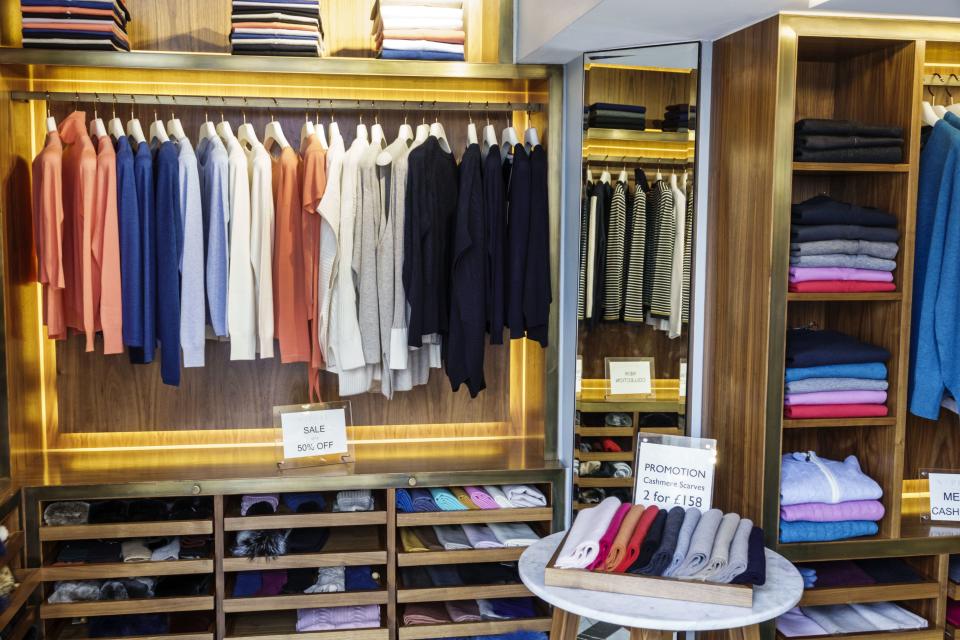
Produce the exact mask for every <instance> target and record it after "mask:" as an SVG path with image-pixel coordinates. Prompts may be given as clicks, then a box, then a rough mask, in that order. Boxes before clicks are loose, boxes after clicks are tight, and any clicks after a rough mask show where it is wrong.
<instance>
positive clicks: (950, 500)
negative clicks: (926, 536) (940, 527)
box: [929, 471, 960, 533]
mask: <svg viewBox="0 0 960 640" xmlns="http://www.w3.org/2000/svg"><path fill="white" fill-rule="evenodd" d="M929 477H930V519H931V520H944V521H948V522H960V473H936V472H932V471H931V472H930V476H929ZM954 533H956V532H954Z"/></svg>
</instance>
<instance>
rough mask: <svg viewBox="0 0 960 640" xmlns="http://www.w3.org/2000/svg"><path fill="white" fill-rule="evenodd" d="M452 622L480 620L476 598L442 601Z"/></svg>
mask: <svg viewBox="0 0 960 640" xmlns="http://www.w3.org/2000/svg"><path fill="white" fill-rule="evenodd" d="M443 606H444V607H445V608H446V609H447V615H448V616H450V619H451V620H453V621H454V622H480V620H481V618H480V606H479V605H478V604H477V602H476V600H448V601H446V602H444V603H443Z"/></svg>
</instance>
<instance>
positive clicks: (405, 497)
mask: <svg viewBox="0 0 960 640" xmlns="http://www.w3.org/2000/svg"><path fill="white" fill-rule="evenodd" d="M395 499H396V502H397V511H399V512H400V513H413V511H414V508H413V498H412V497H410V492H409V491H407V490H406V489H397V491H396V498H395Z"/></svg>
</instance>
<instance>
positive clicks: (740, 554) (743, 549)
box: [707, 518, 753, 584]
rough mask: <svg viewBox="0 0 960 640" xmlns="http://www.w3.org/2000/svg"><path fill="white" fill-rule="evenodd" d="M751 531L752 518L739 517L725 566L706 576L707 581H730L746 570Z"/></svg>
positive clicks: (726, 582)
mask: <svg viewBox="0 0 960 640" xmlns="http://www.w3.org/2000/svg"><path fill="white" fill-rule="evenodd" d="M751 531H753V520H750V519H749V518H741V519H740V523H739V524H738V525H737V531H736V533H734V534H733V542H731V543H730V559H729V561H728V562H727V566H726V567H724V568H723V569H722V570H721V571H720V572H718V573H716V574H714V575H712V576H711V577H709V578H707V580H708V581H709V582H720V583H723V584H728V583H730V582H731V581H732V580H733V579H734V578H736V577H737V576H738V575H740V574H741V573H743V572H744V571H746V570H747V564H748V563H749V559H750V556H749V553H748V552H749V549H750V532H751Z"/></svg>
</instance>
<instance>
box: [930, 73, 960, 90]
mask: <svg viewBox="0 0 960 640" xmlns="http://www.w3.org/2000/svg"><path fill="white" fill-rule="evenodd" d="M923 85H924V86H925V87H960V75H957V74H956V73H950V74H947V75H943V74H940V73H931V74H929V75H925V76H923Z"/></svg>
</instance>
